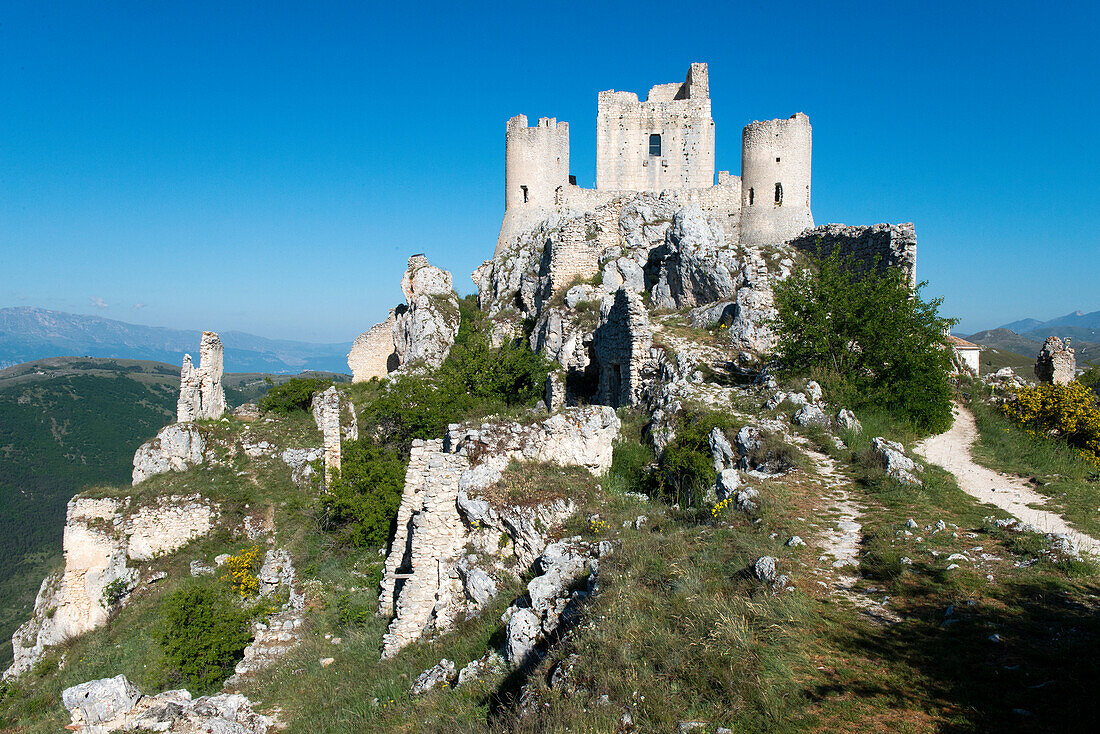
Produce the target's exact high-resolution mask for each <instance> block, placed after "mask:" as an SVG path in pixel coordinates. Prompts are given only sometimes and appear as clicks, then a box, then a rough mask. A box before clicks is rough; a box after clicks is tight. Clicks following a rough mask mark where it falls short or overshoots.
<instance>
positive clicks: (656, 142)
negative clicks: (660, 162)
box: [649, 133, 661, 157]
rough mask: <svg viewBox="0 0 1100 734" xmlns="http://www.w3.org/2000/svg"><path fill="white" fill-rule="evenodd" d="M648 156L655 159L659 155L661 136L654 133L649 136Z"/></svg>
mask: <svg viewBox="0 0 1100 734" xmlns="http://www.w3.org/2000/svg"><path fill="white" fill-rule="evenodd" d="M649 154H650V155H655V156H657V157H660V155H661V136H660V135H657V134H656V133H654V134H653V135H650V136H649Z"/></svg>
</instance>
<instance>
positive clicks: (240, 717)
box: [61, 675, 274, 734]
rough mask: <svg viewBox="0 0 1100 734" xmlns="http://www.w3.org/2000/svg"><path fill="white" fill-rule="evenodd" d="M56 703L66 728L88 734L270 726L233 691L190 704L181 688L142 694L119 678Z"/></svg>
mask: <svg viewBox="0 0 1100 734" xmlns="http://www.w3.org/2000/svg"><path fill="white" fill-rule="evenodd" d="M61 700H62V703H64V705H65V708H66V709H68V711H69V714H70V715H71V716H72V724H71V725H70V726H69V727H67V728H72V729H76V730H79V731H87V732H89V734H98V733H99V732H108V731H132V730H141V731H164V732H174V733H176V734H194V733H195V732H217V733H218V734H266V732H267V731H268V730H269V729H270V728H271V727H272V725H273V724H274V722H273V721H272V720H271V719H270V718H268V717H266V716H263V715H261V714H258V713H256V712H255V711H253V710H252V703H251V701H249V700H248V699H247V698H245V697H244V696H242V695H240V694H237V693H220V694H218V695H216V696H203V697H202V698H198V699H194V700H192V698H191V694H190V693H188V692H187V691H185V690H176V691H165V692H164V693H159V694H157V695H155V696H143V695H141V691H139V690H138V689H137V687H136V686H134V684H132V683H131V682H130V681H129V680H127V679H126V677H125V676H122V675H119V676H116V677H114V678H104V679H102V680H95V681H88V682H87V683H81V684H80V685H78V686H73V687H72V688H67V689H65V691H64V692H63V693H62V695H61Z"/></svg>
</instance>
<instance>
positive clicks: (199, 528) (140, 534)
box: [4, 495, 218, 678]
mask: <svg viewBox="0 0 1100 734" xmlns="http://www.w3.org/2000/svg"><path fill="white" fill-rule="evenodd" d="M130 505H131V501H130V499H129V498H121V499H115V498H91V497H85V496H81V495H77V496H76V497H74V498H73V499H72V500H70V501H69V506H68V512H67V516H66V522H65V531H64V535H63V541H62V544H63V548H64V553H65V568H64V570H63V571H62V572H61V573H60V574H51V575H50V576H47V577H46V579H45V580H44V581H43V582H42V586H41V588H40V589H39V591H38V596H37V598H36V599H35V604H34V612H33V614H32V616H31V618H30V620H28V621H27V622H25V623H24V624H23V625H22V626H21V627H19V629H18V630H16V632H15V634H14V635H13V636H12V648H13V653H14V662H13V663H12V665H11V667H10V668H8V670H7V672H5V673H4V677H5V678H7V677H10V676H14V675H20V674H21V673H23V672H25V671H27V670H29V669H30V668H31V667H33V666H34V664H35V663H36V662H37V661H38V660H39V659H41V657H42V655H43V654H44V652H45V650H46V648H47V647H51V646H53V645H57V644H59V643H61V642H64V641H65V640H67V639H70V638H73V637H76V636H78V635H81V634H84V633H85V632H87V631H88V630H91V629H94V628H96V627H98V626H100V625H101V624H103V623H104V622H105V621H106V620H107V617H108V615H109V613H110V608H111V607H112V606H113V605H114V604H116V603H118V602H120V601H121V600H122V599H123V598H124V597H125V595H126V594H127V593H128V592H129V591H130V590H131V589H132V588H133V587H134V586H135V585H136V584H137V582H138V578H139V575H138V572H137V570H135V569H131V568H129V567H128V566H127V560H137V561H144V560H148V559H150V558H153V557H155V556H158V555H160V554H162V553H169V552H172V551H174V550H178V549H179V548H181V547H183V546H184V545H186V544H187V543H189V542H190V541H191V540H193V539H195V538H197V537H200V536H202V535H205V534H206V533H208V532H210V530H211V529H212V528H213V526H214V523H215V521H216V519H217V515H218V510H217V507H216V506H214V505H213V504H211V503H210V502H208V501H206V500H205V499H203V498H202V497H201V496H199V495H187V496H172V497H162V498H160V499H158V500H157V501H156V503H155V504H153V505H143V506H140V507H136V508H132V507H131V506H130Z"/></svg>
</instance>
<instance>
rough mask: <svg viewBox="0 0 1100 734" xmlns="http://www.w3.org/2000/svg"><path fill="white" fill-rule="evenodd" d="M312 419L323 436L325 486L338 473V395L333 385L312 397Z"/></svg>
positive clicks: (339, 453) (339, 436) (339, 433)
mask: <svg viewBox="0 0 1100 734" xmlns="http://www.w3.org/2000/svg"><path fill="white" fill-rule="evenodd" d="M312 407H313V419H314V421H316V423H317V428H318V430H320V431H321V433H322V434H323V435H324V447H325V484H326V485H327V484H328V480H329V477H330V476H331V475H332V474H333V473H334V472H339V471H340V458H341V451H340V441H341V439H342V435H341V431H340V414H341V411H340V393H339V392H337V391H336V386H335V385H330V386H329V388H328V389H327V390H325V391H324V392H319V393H316V394H315V395H314V396H313V406H312Z"/></svg>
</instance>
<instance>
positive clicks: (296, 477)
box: [279, 448, 325, 484]
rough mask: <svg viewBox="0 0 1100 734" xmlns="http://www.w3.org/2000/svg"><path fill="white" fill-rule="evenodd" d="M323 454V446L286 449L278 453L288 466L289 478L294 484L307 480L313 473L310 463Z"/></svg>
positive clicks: (322, 456) (321, 457)
mask: <svg viewBox="0 0 1100 734" xmlns="http://www.w3.org/2000/svg"><path fill="white" fill-rule="evenodd" d="M324 456H325V450H324V449H323V448H310V449H286V450H285V451H283V452H282V453H281V454H279V458H280V459H282V460H283V463H284V464H286V465H287V466H289V467H290V478H291V479H292V480H293V481H294V483H295V484H302V483H303V482H305V481H307V480H308V479H309V478H310V477H311V476H312V475H313V467H312V466H311V464H312V463H313V462H314V461H317V460H318V459H323V458H324Z"/></svg>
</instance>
